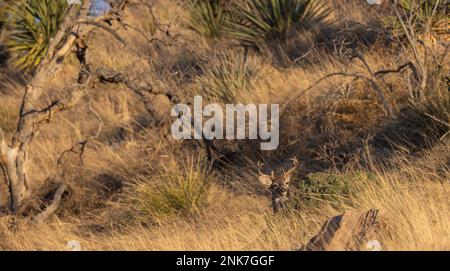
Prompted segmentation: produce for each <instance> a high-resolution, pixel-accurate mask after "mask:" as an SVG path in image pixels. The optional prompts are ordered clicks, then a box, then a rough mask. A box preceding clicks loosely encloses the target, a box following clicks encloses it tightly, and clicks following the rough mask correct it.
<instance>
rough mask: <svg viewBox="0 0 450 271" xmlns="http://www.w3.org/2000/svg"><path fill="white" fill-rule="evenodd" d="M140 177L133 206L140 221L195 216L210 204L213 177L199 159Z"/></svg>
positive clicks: (175, 164)
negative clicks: (176, 216)
mask: <svg viewBox="0 0 450 271" xmlns="http://www.w3.org/2000/svg"><path fill="white" fill-rule="evenodd" d="M157 172H158V173H156V174H153V173H152V174H149V175H150V176H149V177H142V178H140V180H139V181H138V182H137V184H136V187H135V188H136V196H135V197H136V202H137V205H138V209H139V211H140V213H141V214H142V215H143V216H142V217H150V218H151V219H158V218H160V217H164V216H169V215H183V216H189V215H195V214H196V213H198V212H199V211H200V210H201V209H202V208H205V207H206V206H208V204H209V203H210V200H211V199H210V197H211V191H212V189H213V180H214V175H213V174H211V172H210V171H209V170H208V167H207V166H205V165H204V164H202V163H201V161H199V160H198V159H194V158H192V159H189V160H188V161H187V162H184V163H181V164H177V163H174V164H173V165H171V166H170V168H164V169H158V170H157Z"/></svg>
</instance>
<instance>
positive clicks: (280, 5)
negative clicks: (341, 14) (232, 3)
mask: <svg viewBox="0 0 450 271" xmlns="http://www.w3.org/2000/svg"><path fill="white" fill-rule="evenodd" d="M235 13H236V14H237V17H236V18H235V19H234V20H233V23H232V29H231V30H230V32H231V34H232V35H233V36H234V37H236V38H238V39H240V40H242V41H244V42H246V43H249V44H251V45H255V46H258V47H259V45H260V44H261V43H264V42H276V43H281V45H283V44H285V43H286V42H287V41H288V39H289V37H290V36H291V35H292V34H295V33H296V32H297V31H298V30H301V29H313V28H314V27H315V26H318V25H320V24H326V23H328V22H327V18H328V16H329V14H330V10H329V9H328V8H326V6H325V5H324V4H323V3H321V2H319V1H314V0H254V1H245V2H243V3H241V4H239V5H237V10H236V12H235Z"/></svg>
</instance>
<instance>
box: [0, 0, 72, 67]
mask: <svg viewBox="0 0 450 271" xmlns="http://www.w3.org/2000/svg"><path fill="white" fill-rule="evenodd" d="M66 10H67V1H66V0H29V1H27V0H22V1H16V2H14V3H11V4H9V6H8V10H7V13H8V16H7V19H6V26H7V27H8V32H9V36H8V40H7V42H6V45H7V47H8V48H9V50H10V51H11V52H13V53H15V54H16V59H15V64H16V65H17V66H18V67H19V68H21V69H24V70H30V69H32V68H34V67H36V66H37V65H38V64H39V63H40V61H41V60H42V58H43V57H44V56H45V55H46V54H47V51H48V47H49V43H50V40H51V38H52V37H53V36H54V35H55V34H56V32H57V31H58V28H59V26H60V24H61V23H62V21H63V19H64V15H65V13H66Z"/></svg>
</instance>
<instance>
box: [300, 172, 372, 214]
mask: <svg viewBox="0 0 450 271" xmlns="http://www.w3.org/2000/svg"><path fill="white" fill-rule="evenodd" d="M361 174H362V173H361ZM366 177H367V176H366ZM360 178H361V176H359V175H358V174H354V175H338V174H326V173H315V174H310V175H308V176H307V178H306V180H305V181H301V182H299V183H298V186H297V188H298V190H297V191H295V192H294V193H293V205H294V206H295V207H299V208H309V207H319V206H321V205H322V204H331V205H332V206H334V207H338V206H342V205H347V204H351V196H353V195H355V193H356V192H357V184H358V179H360Z"/></svg>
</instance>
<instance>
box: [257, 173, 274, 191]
mask: <svg viewBox="0 0 450 271" xmlns="http://www.w3.org/2000/svg"><path fill="white" fill-rule="evenodd" d="M258 179H259V182H260V183H261V184H262V185H264V186H266V187H267V188H269V187H270V186H271V185H272V179H271V178H270V177H269V176H267V175H261V174H259V175H258Z"/></svg>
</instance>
